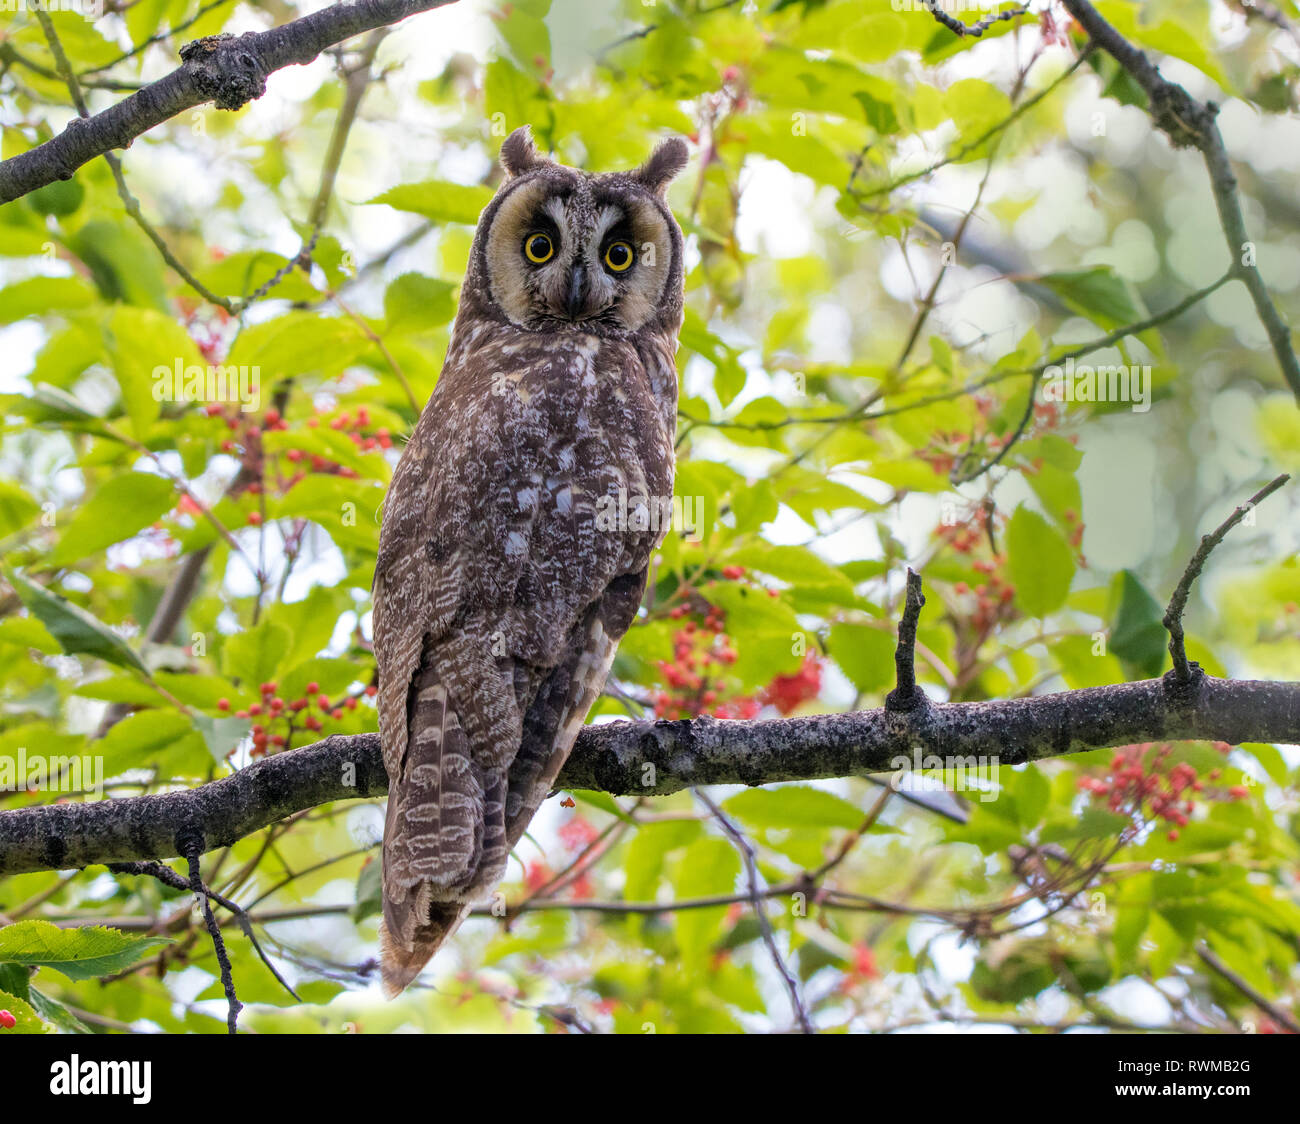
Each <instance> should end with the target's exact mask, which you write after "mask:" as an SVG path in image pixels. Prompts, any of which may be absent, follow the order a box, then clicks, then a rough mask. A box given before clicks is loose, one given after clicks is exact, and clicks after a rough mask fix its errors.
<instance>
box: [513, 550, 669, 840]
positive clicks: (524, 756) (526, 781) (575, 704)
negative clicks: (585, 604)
mask: <svg viewBox="0 0 1300 1124" xmlns="http://www.w3.org/2000/svg"><path fill="white" fill-rule="evenodd" d="M645 583H646V571H645V570H644V569H643V570H641V571H640V572H639V573H636V574H624V575H622V576H621V577H618V578H615V579H614V581H612V582H611V583H610V584H609V586H608V587H607V588H606V590H605V592H604V593H603V594H602V595H601V596H600V598H598V599H597V600H596V601H595V602H593V603H592V605H591V607H590V608H589V609H588V610H587V612H586V613H585V614H584V616H583V617H582V619H581V620H580V621H579V622H578V624H577V625H575V626H574V629H573V632H572V633H571V635H570V639H569V642H568V644H567V646H566V654H565V657H564V658H563V659H562V660H561V662H560V663H559V664H558V665H557V666H556V667H555V668H554V669H552V670H551V671H550V672H549V673H548V674H547V675H546V676H545V678H544V679H543V680H542V682H541V684H540V686H539V687H538V689H537V691H536V693H535V694H534V695H533V698H532V701H531V703H530V704H529V706H528V709H527V711H526V712H525V714H524V730H523V741H522V742H521V743H520V746H519V752H518V753H517V754H516V755H515V759H514V761H513V762H512V763H511V766H510V773H509V788H508V790H507V793H506V804H505V818H506V842H507V847H508V849H512V848H514V847H515V845H516V844H517V843H518V842H519V840H520V838H521V837H522V836H523V833H524V830H525V828H527V826H528V823H529V821H530V820H531V819H532V818H533V816H534V815H535V814H536V812H537V809H538V808H540V807H541V804H542V801H543V800H545V799H546V796H547V793H549V792H550V791H551V789H552V788H553V787H554V785H555V780H556V778H557V777H558V776H559V774H560V770H561V769H562V768H563V767H564V763H565V761H567V760H568V757H569V753H570V751H571V750H572V749H573V743H574V742H575V741H576V740H577V737H578V731H579V730H580V729H581V728H582V724H583V722H584V721H585V720H586V717H587V714H588V712H589V711H590V710H591V708H592V706H593V704H594V703H595V702H596V699H597V698H598V697H599V695H600V692H601V691H602V690H603V689H604V687H605V679H606V677H607V676H608V675H609V667H610V664H611V663H612V662H613V660H614V651H615V649H616V648H617V647H618V642H619V641H620V640H621V639H622V638H623V635H624V633H626V632H627V630H628V628H629V627H630V626H631V624H632V620H633V618H634V617H635V616H636V612H637V607H638V606H639V605H640V604H641V596H642V594H643V593H644V591H645Z"/></svg>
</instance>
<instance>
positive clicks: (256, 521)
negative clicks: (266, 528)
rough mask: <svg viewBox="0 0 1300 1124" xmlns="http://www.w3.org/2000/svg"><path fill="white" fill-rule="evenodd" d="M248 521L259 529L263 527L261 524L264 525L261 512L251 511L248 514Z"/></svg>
mask: <svg viewBox="0 0 1300 1124" xmlns="http://www.w3.org/2000/svg"><path fill="white" fill-rule="evenodd" d="M248 521H249V522H250V523H251V524H253V526H254V527H259V526H261V524H262V513H261V512H260V511H250V512H249V513H248Z"/></svg>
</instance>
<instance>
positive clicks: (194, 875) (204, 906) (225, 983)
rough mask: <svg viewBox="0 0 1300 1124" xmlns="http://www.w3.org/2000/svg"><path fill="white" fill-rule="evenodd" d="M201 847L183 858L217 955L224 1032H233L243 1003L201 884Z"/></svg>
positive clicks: (191, 849) (223, 941) (206, 894)
mask: <svg viewBox="0 0 1300 1124" xmlns="http://www.w3.org/2000/svg"><path fill="white" fill-rule="evenodd" d="M201 854H202V849H201V847H200V846H199V845H198V844H193V845H191V846H190V847H189V848H188V853H187V854H186V856H185V858H186V860H187V861H188V862H189V866H190V881H189V888H190V889H191V890H192V891H193V892H194V898H195V902H196V904H197V905H198V906H199V908H200V909H201V910H202V911H203V923H204V924H205V925H206V926H207V930H208V936H210V937H211V938H212V948H213V951H214V952H215V953H216V955H217V964H218V965H220V967H221V988H222V990H223V991H224V992H225V993H226V1005H227V1013H226V1032H227V1033H228V1034H234V1033H235V1032H236V1029H237V1027H236V1024H237V1023H238V1022H239V1012H240V1011H242V1010H243V1008H244V1005H243V1004H242V1003H241V1002H240V1001H239V997H238V996H237V995H236V994H235V977H234V975H233V974H232V973H231V970H230V954H229V953H228V952H227V951H226V942H225V939H224V938H223V937H222V936H221V926H220V925H218V924H217V919H216V917H214V916H213V914H212V906H211V905H209V904H208V888H207V887H206V886H204V885H203V873H202V870H201V869H200V867H199V856H200V855H201Z"/></svg>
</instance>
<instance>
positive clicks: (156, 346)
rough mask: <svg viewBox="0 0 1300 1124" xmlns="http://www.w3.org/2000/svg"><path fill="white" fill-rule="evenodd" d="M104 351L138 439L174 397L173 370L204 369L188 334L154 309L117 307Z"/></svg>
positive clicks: (202, 360) (202, 361)
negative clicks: (164, 378) (163, 376)
mask: <svg viewBox="0 0 1300 1124" xmlns="http://www.w3.org/2000/svg"><path fill="white" fill-rule="evenodd" d="M104 347H105V350H106V351H107V353H108V357H109V362H110V364H111V365H112V367H113V374H114V375H116V376H117V384H118V386H119V387H120V388H121V391H122V408H123V410H124V411H125V413H126V414H127V416H128V417H129V418H130V419H131V428H132V429H133V430H134V431H135V436H136V437H137V438H140V439H143V438H145V437H146V436H147V435H148V432H149V427H150V426H151V425H152V424H153V423H154V422H155V421H157V420H158V415H159V413H160V411H161V408H162V403H163V402H164V401H170V400H172V399H174V398H176V397H177V392H176V387H175V386H174V385H173V383H174V382H175V371H176V368H177V366H178V365H179V366H180V368H181V370H182V371H184V370H185V369H186V368H187V367H191V366H195V367H202V368H203V370H204V371H206V370H207V368H208V364H207V361H206V360H205V359H204V358H203V356H202V355H200V354H199V349H198V346H197V345H196V344H195V342H194V341H193V340H192V339H191V338H190V335H189V333H188V332H187V331H186V330H185V329H184V328H182V327H181V326H180V324H178V323H177V322H176V321H175V320H174V319H172V317H170V316H168V315H166V314H165V313H162V312H157V311H155V310H154V309H152V308H133V307H132V306H130V305H119V306H118V307H117V308H115V309H114V310H113V313H112V316H111V317H110V318H109V320H108V323H107V325H106V326H105V328H104ZM164 371H165V372H166V380H165V381H164V380H163V379H162V378H161V374H162V372H164Z"/></svg>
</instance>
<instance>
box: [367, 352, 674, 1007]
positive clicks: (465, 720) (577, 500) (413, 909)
mask: <svg viewBox="0 0 1300 1124" xmlns="http://www.w3.org/2000/svg"><path fill="white" fill-rule="evenodd" d="M478 333H481V336H482V338H476V331H475V330H473V329H471V330H470V331H468V332H466V333H464V334H463V335H462V333H460V332H459V331H458V333H457V338H456V339H455V340H454V342H453V345H452V348H451V350H450V352H449V353H448V357H447V363H446V365H445V367H444V369H443V373H442V376H441V378H440V380H439V383H438V386H437V388H436V389H435V391H434V394H433V396H432V397H431V399H430V401H429V404H428V406H426V408H425V410H424V412H423V414H422V415H421V417H420V420H419V423H418V424H417V425H416V428H415V431H414V433H413V434H412V437H411V440H410V443H409V444H408V445H407V447H406V450H405V452H404V453H403V456H402V460H401V462H400V463H399V465H398V467H397V470H396V472H395V473H394V477H393V482H392V485H391V487H390V489H389V493H388V497H387V500H386V501H385V505H384V522H383V527H382V530H381V533H380V543H379V557H378V560H377V562H376V568H375V590H374V602H375V609H374V647H375V657H376V661H377V663H378V668H379V722H380V734H381V739H382V742H383V749H384V764H385V767H386V768H387V770H388V775H389V781H390V787H389V808H388V817H387V826H386V831H385V839H384V897H385V903H384V916H385V936H384V957H383V964H384V975H385V985H386V987H387V988H388V990H389V991H390V993H391V992H394V991H396V990H400V989H401V987H403V986H405V984H406V983H407V982H409V980H410V979H411V978H413V977H414V975H415V974H416V973H418V972H419V970H420V968H421V967H423V965H424V963H425V962H426V961H427V960H428V958H429V957H430V956H431V955H432V954H433V951H434V950H435V949H436V948H437V946H438V944H439V943H440V942H441V941H442V940H443V939H444V938H445V937H446V936H447V935H448V934H449V933H450V932H451V931H452V930H453V929H454V928H455V926H456V925H457V924H459V922H460V920H461V919H462V918H463V917H464V915H465V912H466V907H465V906H464V905H463V903H464V902H466V901H468V900H472V899H475V898H477V897H479V896H481V895H482V894H483V893H484V892H485V891H486V890H488V889H490V888H491V887H492V886H494V885H495V884H496V882H497V881H499V879H500V877H501V876H502V874H503V873H504V869H505V863H506V858H507V855H508V853H509V850H510V848H511V847H513V846H514V845H515V843H516V842H517V841H518V839H519V838H520V836H521V835H522V833H523V830H524V828H525V827H526V826H527V823H528V820H529V819H531V817H532V815H533V813H534V812H535V811H536V809H537V807H538V806H539V805H540V803H541V801H542V799H543V798H544V797H545V795H546V793H547V792H548V791H549V790H550V787H551V785H552V784H553V782H554V780H555V778H556V776H557V775H558V773H559V770H560V767H561V766H562V765H563V762H564V759H565V757H566V756H567V754H568V752H569V749H570V748H571V747H572V744H573V740H574V738H576V736H577V732H578V729H579V728H580V727H581V725H582V723H583V721H584V720H585V717H586V714H587V711H588V710H589V709H590V707H591V705H592V703H593V702H594V701H595V699H596V697H597V695H598V694H599V692H600V690H601V689H602V687H603V685H604V680H605V676H606V674H607V673H608V670H609V664H610V662H611V660H612V658H613V653H614V647H615V645H616V644H617V642H618V640H619V639H620V638H621V637H622V635H623V633H624V632H626V630H627V628H628V627H629V625H630V624H631V622H632V619H633V617H634V616H635V614H636V611H637V606H638V605H639V603H640V599H641V594H642V592H643V589H644V584H645V575H646V567H647V565H648V563H649V561H650V556H651V554H652V553H653V551H654V549H655V547H656V546H657V545H658V543H659V541H660V540H661V539H662V537H663V534H664V532H665V531H666V530H667V527H666V525H665V523H664V520H663V519H662V518H651V519H650V520H649V521H648V522H647V521H646V520H644V519H642V520H636V519H628V518H627V513H628V512H629V511H637V510H638V507H639V505H643V504H648V505H649V508H650V511H651V512H652V513H653V514H655V515H658V514H660V513H666V512H667V511H669V510H670V500H671V494H672V477H673V425H674V420H675V414H676V371H675V367H674V365H673V354H672V347H673V344H672V342H670V341H665V340H654V341H651V342H646V341H644V340H637V341H633V340H622V339H610V338H598V337H595V336H588V335H584V334H582V333H579V332H557V333H555V334H553V335H550V336H546V337H543V336H540V335H538V334H536V333H528V332H517V331H509V330H504V331H503V330H499V329H497V328H495V327H494V328H493V329H491V330H490V331H486V330H484V329H482V328H480V329H478Z"/></svg>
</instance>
